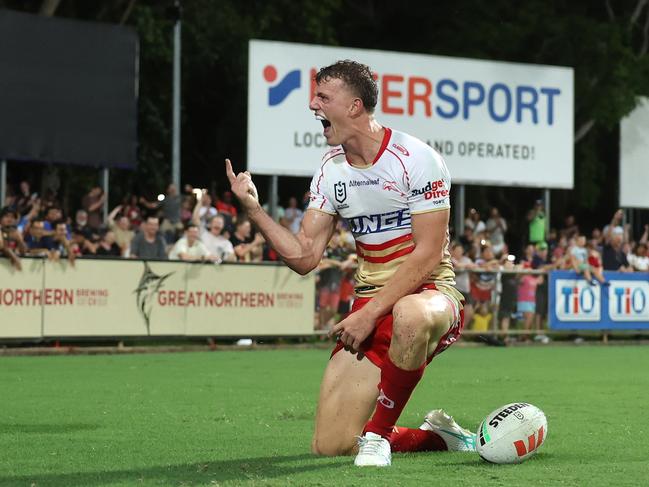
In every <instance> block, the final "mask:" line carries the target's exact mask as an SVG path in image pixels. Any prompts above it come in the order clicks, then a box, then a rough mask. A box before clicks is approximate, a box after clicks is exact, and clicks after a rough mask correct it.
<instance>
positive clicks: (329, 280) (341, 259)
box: [318, 231, 356, 330]
mask: <svg viewBox="0 0 649 487" xmlns="http://www.w3.org/2000/svg"><path fill="white" fill-rule="evenodd" d="M355 264H356V260H355V258H353V257H350V253H349V252H348V250H347V249H346V248H345V244H344V242H342V241H341V239H340V233H339V232H337V231H334V233H333V235H332V236H331V239H330V240H329V244H328V245H327V248H326V249H325V254H324V257H323V258H322V260H321V261H320V264H319V265H318V270H319V281H318V301H319V305H320V313H319V326H318V329H320V330H325V329H330V328H331V327H332V326H333V325H334V324H335V323H334V318H335V316H336V313H337V312H338V308H339V305H340V288H341V284H342V282H343V277H344V275H345V272H346V270H348V269H349V268H350V267H352V266H354V265H355Z"/></svg>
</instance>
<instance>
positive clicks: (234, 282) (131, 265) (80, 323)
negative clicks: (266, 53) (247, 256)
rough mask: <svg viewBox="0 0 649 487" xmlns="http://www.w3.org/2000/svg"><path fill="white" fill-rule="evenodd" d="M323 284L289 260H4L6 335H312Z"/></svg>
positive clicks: (0, 290) (1, 292) (1, 285)
mask: <svg viewBox="0 0 649 487" xmlns="http://www.w3.org/2000/svg"><path fill="white" fill-rule="evenodd" d="M314 286H315V285H314V277H313V275H312V274H311V275H308V276H304V277H302V276H299V275H297V274H295V273H294V272H292V271H291V270H290V269H288V268H287V267H285V266H279V265H238V264H232V265H230V264H226V265H220V266H219V265H211V264H188V263H183V262H144V261H136V260H110V261H107V260H90V259H88V260H84V259H78V260H77V261H76V263H75V264H74V266H71V265H70V264H69V263H68V262H49V261H43V260H40V259H23V270H22V271H16V270H15V269H13V268H12V267H11V266H10V265H9V262H8V261H7V260H6V259H0V338H39V337H102V336H104V337H105V336H116V337H120V336H188V335H194V336H272V335H280V336H282V335H308V334H311V333H312V332H313V310H314V299H315V291H314Z"/></svg>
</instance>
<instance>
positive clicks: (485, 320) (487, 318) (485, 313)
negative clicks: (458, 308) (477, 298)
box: [473, 302, 493, 331]
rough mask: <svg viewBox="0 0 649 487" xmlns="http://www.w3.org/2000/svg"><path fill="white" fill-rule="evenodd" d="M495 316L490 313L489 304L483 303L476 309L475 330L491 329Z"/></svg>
mask: <svg viewBox="0 0 649 487" xmlns="http://www.w3.org/2000/svg"><path fill="white" fill-rule="evenodd" d="M492 317H493V315H492V314H491V312H490V311H489V306H488V305H487V303H485V302H482V303H480V305H479V306H478V307H477V309H476V313H475V315H473V330H474V331H488V330H489V328H491V319H492Z"/></svg>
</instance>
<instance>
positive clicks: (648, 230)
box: [638, 224, 649, 244]
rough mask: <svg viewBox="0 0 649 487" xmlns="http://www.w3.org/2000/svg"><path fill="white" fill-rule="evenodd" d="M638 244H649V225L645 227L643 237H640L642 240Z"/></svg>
mask: <svg viewBox="0 0 649 487" xmlns="http://www.w3.org/2000/svg"><path fill="white" fill-rule="evenodd" d="M638 242H639V243H643V244H649V224H646V225H645V226H644V232H643V233H642V237H640V240H639V241H638Z"/></svg>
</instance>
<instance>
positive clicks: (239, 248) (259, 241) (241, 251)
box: [230, 218, 264, 262]
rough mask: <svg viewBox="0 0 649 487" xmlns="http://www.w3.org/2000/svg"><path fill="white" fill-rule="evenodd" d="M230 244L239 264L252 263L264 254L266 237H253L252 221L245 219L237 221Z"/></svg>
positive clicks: (258, 235)
mask: <svg viewBox="0 0 649 487" xmlns="http://www.w3.org/2000/svg"><path fill="white" fill-rule="evenodd" d="M230 242H231V243H232V247H233V248H234V254H235V255H236V256H237V260H238V261H239V262H252V261H254V260H256V259H257V258H258V256H260V255H261V254H262V252H263V245H264V237H263V236H262V235H261V233H258V234H257V235H255V236H254V237H253V236H252V226H251V225H250V221H248V220H247V219H245V218H240V219H238V220H237V223H236V226H235V229H234V232H233V233H232V236H231V237H230Z"/></svg>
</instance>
